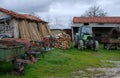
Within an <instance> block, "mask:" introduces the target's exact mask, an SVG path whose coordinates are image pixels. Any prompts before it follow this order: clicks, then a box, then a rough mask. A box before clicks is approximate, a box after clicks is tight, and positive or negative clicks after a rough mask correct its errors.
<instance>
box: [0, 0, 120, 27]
mask: <svg viewBox="0 0 120 78" xmlns="http://www.w3.org/2000/svg"><path fill="white" fill-rule="evenodd" d="M119 4H120V1H119V0H113V1H112V0H111V1H110V0H19V1H18V0H1V5H0V7H2V8H6V9H9V10H13V11H16V12H22V13H30V14H35V15H37V16H39V17H40V18H42V19H44V20H46V21H48V22H49V24H50V28H61V29H62V28H63V27H64V28H70V26H69V25H70V23H71V21H72V18H73V17H74V16H81V15H82V14H83V13H84V12H85V11H86V10H87V9H88V8H89V7H90V6H100V8H101V9H103V10H104V11H105V12H107V15H108V16H120V11H119V9H120V5H119ZM53 25H56V26H53Z"/></svg>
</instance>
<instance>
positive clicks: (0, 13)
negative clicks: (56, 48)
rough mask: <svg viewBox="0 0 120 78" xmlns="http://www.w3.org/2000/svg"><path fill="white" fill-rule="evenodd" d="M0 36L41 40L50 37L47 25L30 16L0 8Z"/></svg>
mask: <svg viewBox="0 0 120 78" xmlns="http://www.w3.org/2000/svg"><path fill="white" fill-rule="evenodd" d="M0 34H7V35H9V36H11V37H13V38H22V39H30V40H41V39H42V38H43V37H45V36H47V35H51V31H50V29H49V26H48V23H47V22H46V21H43V20H41V19H40V18H38V17H36V16H33V15H30V14H20V13H17V12H14V11H11V10H7V9H4V8H0Z"/></svg>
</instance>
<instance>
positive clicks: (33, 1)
mask: <svg viewBox="0 0 120 78" xmlns="http://www.w3.org/2000/svg"><path fill="white" fill-rule="evenodd" d="M2 2H3V3H2V5H0V6H1V7H4V8H7V9H11V10H15V11H21V12H43V11H48V10H49V6H50V4H51V2H52V0H19V1H18V0H4V1H3V0H2Z"/></svg>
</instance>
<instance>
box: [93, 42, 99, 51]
mask: <svg viewBox="0 0 120 78" xmlns="http://www.w3.org/2000/svg"><path fill="white" fill-rule="evenodd" d="M98 49H99V42H98V41H95V44H94V50H95V51H98Z"/></svg>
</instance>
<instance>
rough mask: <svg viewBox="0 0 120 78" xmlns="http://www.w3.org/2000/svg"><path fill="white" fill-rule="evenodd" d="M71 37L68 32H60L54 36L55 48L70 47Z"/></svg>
mask: <svg viewBox="0 0 120 78" xmlns="http://www.w3.org/2000/svg"><path fill="white" fill-rule="evenodd" d="M70 43H71V38H70V36H69V35H68V34H66V33H64V32H62V33H60V34H58V35H57V36H56V43H55V47H56V48H62V49H67V48H70Z"/></svg>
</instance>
